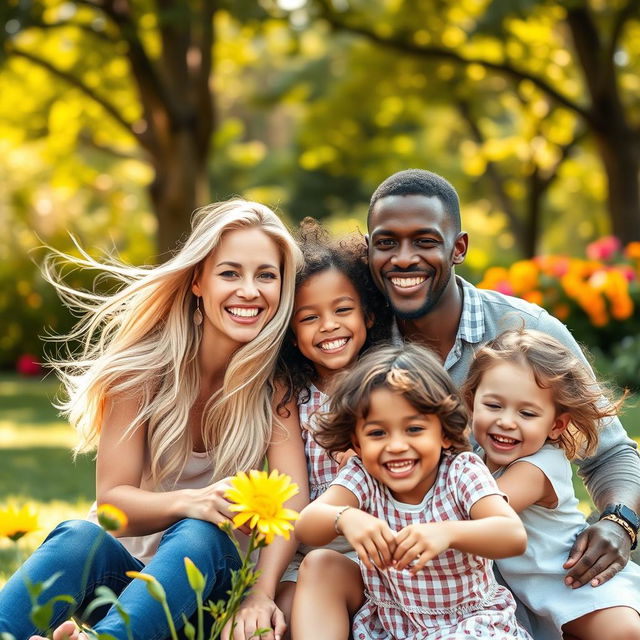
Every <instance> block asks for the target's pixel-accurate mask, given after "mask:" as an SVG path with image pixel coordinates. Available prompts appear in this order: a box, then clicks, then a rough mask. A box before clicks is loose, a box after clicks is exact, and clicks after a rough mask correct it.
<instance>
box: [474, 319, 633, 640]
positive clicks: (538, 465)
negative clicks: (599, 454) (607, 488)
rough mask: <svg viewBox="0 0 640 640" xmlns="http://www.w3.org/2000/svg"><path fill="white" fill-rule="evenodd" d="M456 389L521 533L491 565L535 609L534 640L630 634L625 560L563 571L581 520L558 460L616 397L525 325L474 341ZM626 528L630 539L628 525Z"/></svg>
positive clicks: (590, 445) (589, 446)
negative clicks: (608, 566) (577, 575)
mask: <svg viewBox="0 0 640 640" xmlns="http://www.w3.org/2000/svg"><path fill="white" fill-rule="evenodd" d="M464 395H465V398H466V400H467V403H468V405H469V406H472V407H473V431H474V435H475V438H476V440H477V442H478V444H479V445H480V446H481V447H482V448H483V449H484V453H485V461H486V463H487V465H488V467H489V469H490V470H491V471H492V472H493V474H494V476H495V477H496V478H498V486H499V487H500V488H501V489H502V490H503V491H504V492H505V493H506V494H507V496H508V497H509V501H510V504H511V506H512V507H513V508H514V509H515V510H516V511H517V512H518V513H519V514H520V517H521V518H522V521H523V523H524V525H525V528H526V530H527V534H528V538H529V543H528V546H527V550H526V552H525V553H524V554H523V555H522V556H519V557H517V558H516V557H514V558H506V559H502V560H498V562H497V565H498V568H499V569H500V572H501V573H502V575H503V577H504V579H505V580H506V581H507V584H508V585H509V587H510V588H511V589H512V590H513V592H514V593H515V594H516V595H517V596H518V597H519V598H520V599H521V600H522V601H523V602H524V604H525V605H527V607H529V609H531V610H532V612H533V613H534V614H535V616H532V617H531V624H532V631H533V635H534V637H535V638H536V640H548V639H551V638H553V639H559V638H561V637H564V638H572V639H575V638H579V639H580V640H607V639H611V638H625V639H637V638H640V617H639V616H638V612H639V611H640V569H639V568H638V567H637V565H634V564H633V563H629V564H627V565H626V567H625V568H624V569H623V570H622V571H621V572H620V573H618V574H617V575H615V576H613V578H612V577H611V572H608V571H605V572H603V573H602V574H600V575H599V576H597V577H596V578H594V579H593V580H592V581H591V583H590V584H591V586H590V587H589V586H585V587H584V588H580V589H579V588H577V587H580V586H581V585H580V584H576V583H574V584H571V585H569V584H565V572H564V570H563V563H565V562H566V560H567V557H568V556H569V552H570V550H571V547H572V545H573V542H574V540H575V538H576V536H577V535H578V534H579V533H580V532H581V531H582V530H583V529H584V528H585V527H586V526H587V524H586V522H585V519H584V516H583V515H582V513H581V512H580V511H579V510H578V501H577V499H576V497H575V495H574V492H573V486H572V482H571V467H570V464H569V461H568V459H567V458H568V457H569V458H572V457H574V456H575V455H576V453H579V454H580V456H586V455H589V453H590V452H592V451H593V449H594V448H595V447H596V446H597V440H598V433H597V424H598V421H599V420H600V419H601V418H604V417H607V416H613V415H615V413H616V409H617V408H618V406H617V405H618V404H619V403H611V402H610V401H608V400H606V399H605V398H604V397H603V395H602V390H601V387H600V386H599V385H598V383H597V382H596V381H595V380H594V378H593V376H592V375H591V372H590V371H589V370H588V369H587V368H586V367H585V366H584V365H583V364H582V363H581V362H580V361H579V360H578V359H577V358H576V356H575V355H574V354H573V353H571V351H569V349H567V348H566V347H564V345H562V344H561V343H560V342H558V341H557V340H555V339H554V338H552V337H550V336H548V335H546V334H543V333H540V332H537V331H532V330H526V331H525V330H519V331H518V330H512V331H506V332H504V333H503V334H501V335H500V336H498V337H497V338H496V339H495V340H493V341H492V342H490V343H488V344H487V345H485V346H484V347H483V348H481V349H480V350H479V351H478V352H477V354H476V357H475V360H474V363H473V364H472V366H471V369H470V371H469V378H468V380H467V382H466V384H465V390H464ZM614 521H615V520H614ZM618 524H620V526H621V527H623V528H624V524H623V523H618ZM612 526H618V525H612ZM625 530H626V529H625ZM628 533H629V535H630V536H631V538H632V542H633V543H635V539H634V538H635V536H634V535H632V534H633V533H634V532H633V529H631V527H629V532H628ZM603 583H604V584H603ZM592 587H598V588H597V589H594V588H592ZM563 634H564V636H563Z"/></svg>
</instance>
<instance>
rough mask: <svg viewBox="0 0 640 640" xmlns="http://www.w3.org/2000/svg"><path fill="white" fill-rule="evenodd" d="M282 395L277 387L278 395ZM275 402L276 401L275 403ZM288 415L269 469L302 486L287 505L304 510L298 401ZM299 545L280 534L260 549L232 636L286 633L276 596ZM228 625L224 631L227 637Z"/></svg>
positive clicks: (306, 493)
mask: <svg viewBox="0 0 640 640" xmlns="http://www.w3.org/2000/svg"><path fill="white" fill-rule="evenodd" d="M280 396H281V392H280V390H279V389H276V394H275V397H276V398H278V397H280ZM275 404H276V403H274V405H275ZM286 409H287V410H288V411H289V416H288V417H287V418H285V417H283V416H279V420H278V421H279V424H276V425H274V427H273V436H272V439H271V444H270V445H269V449H268V450H267V461H268V463H269V469H277V470H278V471H280V472H281V473H286V474H287V475H289V476H291V478H292V479H293V481H294V482H295V483H296V484H297V485H298V487H299V493H298V494H297V495H295V496H294V497H293V498H291V499H290V500H289V501H288V502H287V507H288V508H290V509H295V510H296V511H301V510H302V509H303V508H304V507H305V506H306V505H307V504H308V503H309V480H308V473H307V460H306V458H305V453H304V443H303V441H302V437H301V435H300V420H299V416H298V407H297V405H296V404H295V403H291V404H289V405H287V406H286ZM297 547H298V540H297V539H296V538H295V536H293V535H292V536H291V537H290V538H289V540H285V539H284V538H282V537H280V536H277V537H276V538H275V539H274V541H273V542H272V543H271V544H270V545H269V546H267V547H265V548H263V549H262V550H261V551H260V558H259V560H258V564H257V567H256V568H257V569H258V570H259V571H260V572H261V573H260V577H259V578H258V581H257V582H256V584H255V586H254V587H253V589H252V590H251V593H250V594H249V596H247V597H246V598H245V599H244V601H243V603H242V606H241V609H240V611H239V612H238V615H237V616H236V623H237V626H236V628H235V630H234V635H233V636H231V637H232V638H234V639H235V638H238V639H242V640H244V638H247V637H249V636H250V635H251V634H252V633H255V631H256V630H257V629H264V628H272V629H273V631H274V634H273V636H272V635H271V634H268V635H265V636H263V637H264V638H265V640H271V638H272V637H275V638H276V640H277V639H278V638H280V637H282V636H283V635H284V631H285V629H286V624H285V620H284V616H283V615H282V612H281V611H280V610H279V609H278V608H277V607H276V605H275V603H274V598H275V594H276V590H277V588H278V585H279V583H280V578H281V577H282V574H283V573H284V570H285V569H286V568H287V566H288V565H289V562H291V559H292V558H293V555H294V554H295V552H296V549H297ZM229 626H230V625H227V627H225V629H224V630H223V632H222V638H223V639H224V640H226V637H227V636H226V635H225V634H228V633H229Z"/></svg>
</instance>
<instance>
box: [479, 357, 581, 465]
mask: <svg viewBox="0 0 640 640" xmlns="http://www.w3.org/2000/svg"><path fill="white" fill-rule="evenodd" d="M568 423H569V416H568V414H566V413H564V414H561V415H556V407H555V403H554V401H553V392H552V390H551V389H550V388H547V389H543V388H542V387H539V386H538V384H537V382H536V379H535V377H534V375H533V371H532V370H531V367H529V366H528V365H526V364H519V363H515V362H501V363H499V364H496V365H495V366H493V367H491V368H490V369H488V370H487V371H485V372H484V373H483V374H482V378H481V380H480V384H479V385H478V388H477V389H476V393H475V396H474V401H473V434H474V436H475V439H476V441H477V442H478V444H479V445H480V446H481V447H482V448H483V449H484V451H485V453H486V462H487V466H488V467H489V469H491V471H495V470H496V469H498V468H500V467H503V466H505V465H508V464H510V463H512V462H513V461H514V460H517V459H519V458H524V457H525V456H529V455H532V454H534V453H536V451H538V450H539V449H540V448H541V447H542V446H543V445H544V443H545V442H546V441H547V439H548V438H550V439H551V440H554V439H556V438H557V437H558V436H559V435H560V434H561V433H562V431H563V430H564V429H565V428H566V427H567V424H568Z"/></svg>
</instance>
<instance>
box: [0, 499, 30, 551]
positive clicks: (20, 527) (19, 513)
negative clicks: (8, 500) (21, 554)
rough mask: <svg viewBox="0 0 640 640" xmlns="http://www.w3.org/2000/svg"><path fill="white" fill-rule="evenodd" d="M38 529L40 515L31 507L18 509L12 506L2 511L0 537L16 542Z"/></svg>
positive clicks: (0, 512) (0, 514) (0, 511)
mask: <svg viewBox="0 0 640 640" xmlns="http://www.w3.org/2000/svg"><path fill="white" fill-rule="evenodd" d="M37 528H38V514H37V513H35V512H34V511H33V510H32V509H31V507H30V506H28V505H26V504H25V505H24V506H23V507H22V508H21V509H18V508H17V507H16V506H15V505H12V504H10V505H8V506H6V507H4V508H1V509H0V536H2V537H4V538H9V539H10V540H13V541H14V542H16V541H17V540H20V538H22V536H24V535H26V534H27V533H31V532H32V531H35V530H36V529H37Z"/></svg>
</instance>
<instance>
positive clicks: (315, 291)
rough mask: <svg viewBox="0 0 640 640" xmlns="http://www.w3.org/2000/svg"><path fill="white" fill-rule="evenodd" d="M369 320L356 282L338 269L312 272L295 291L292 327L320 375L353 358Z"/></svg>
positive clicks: (349, 361)
mask: <svg viewBox="0 0 640 640" xmlns="http://www.w3.org/2000/svg"><path fill="white" fill-rule="evenodd" d="M371 324H372V321H371V320H367V319H366V318H365V315H364V310H363V308H362V304H361V302H360V296H359V295H358V292H357V291H356V288H355V286H354V285H353V283H352V282H351V280H349V278H348V277H347V276H346V275H344V274H343V273H342V272H340V271H338V270H337V269H327V270H326V271H321V272H320V273H316V274H314V275H312V276H311V277H310V278H307V280H305V282H303V283H302V284H301V285H300V286H299V287H298V289H297V291H296V297H295V301H294V305H293V316H292V319H291V329H292V331H293V333H294V335H295V338H296V345H297V347H298V349H299V350H300V352H301V353H302V355H304V356H305V357H306V358H309V360H311V362H313V364H314V365H315V368H316V371H317V372H318V375H319V376H320V378H329V377H330V376H331V375H332V374H333V373H335V372H336V371H339V370H340V369H343V368H344V367H347V366H349V365H350V364H352V363H353V362H354V361H355V359H356V358H357V357H358V354H359V353H360V350H361V349H362V347H363V346H364V343H365V341H366V339H367V328H368V327H370V326H371Z"/></svg>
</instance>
